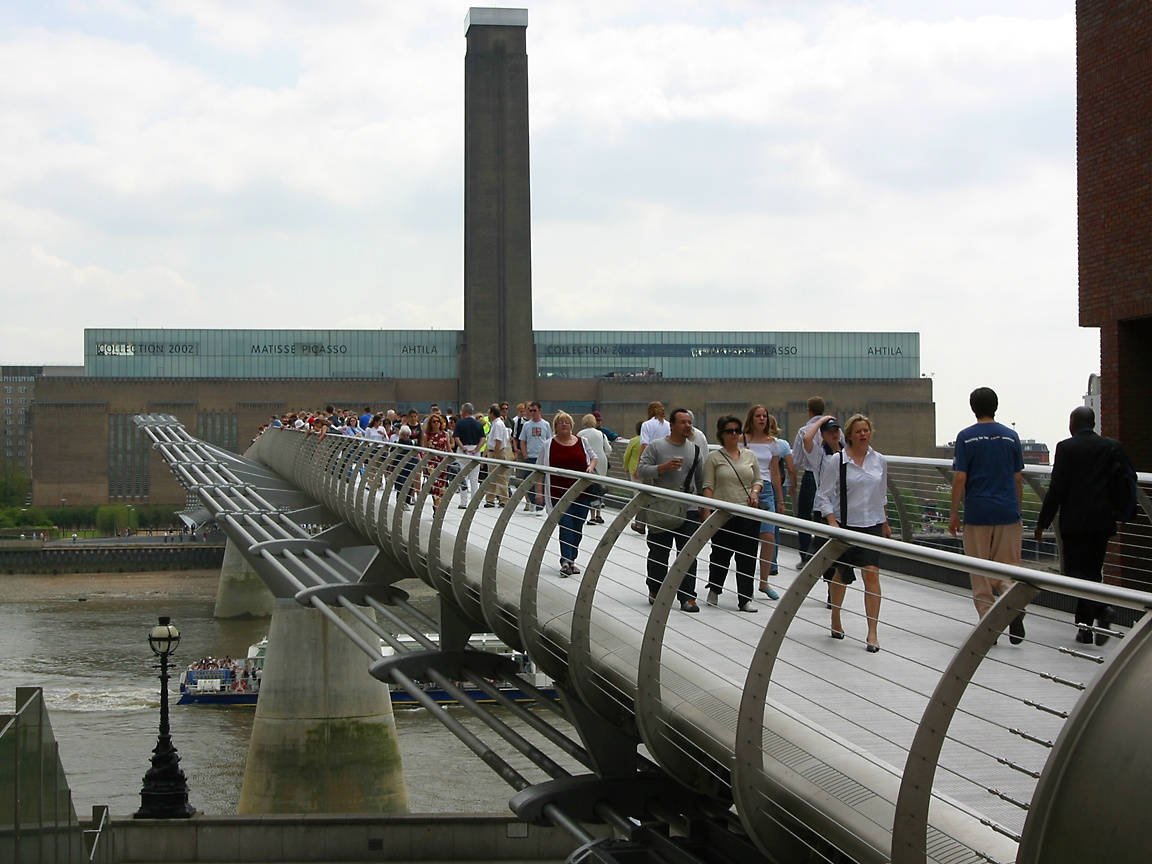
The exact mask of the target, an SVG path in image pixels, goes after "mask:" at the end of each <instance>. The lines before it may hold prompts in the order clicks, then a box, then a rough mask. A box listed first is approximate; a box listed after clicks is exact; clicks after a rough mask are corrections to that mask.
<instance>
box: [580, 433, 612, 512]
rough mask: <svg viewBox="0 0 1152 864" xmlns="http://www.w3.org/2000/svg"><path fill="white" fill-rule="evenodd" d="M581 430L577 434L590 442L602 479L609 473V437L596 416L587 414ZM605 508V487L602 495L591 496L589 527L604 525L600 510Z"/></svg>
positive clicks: (597, 471)
mask: <svg viewBox="0 0 1152 864" xmlns="http://www.w3.org/2000/svg"><path fill="white" fill-rule="evenodd" d="M580 426H581V429H580V431H579V432H577V433H576V434H577V435H578V436H579V437H581V438H583V439H584V440H585V441H587V442H588V447H589V448H590V449H591V450H592V452H593V454H595V456H596V473H597V474H599V475H600V476H601V477H603V476H605V475H606V474H607V473H608V447H609V446H610V445H609V444H608V436H607V435H605V434H604V433H603V432H601V431H600V430H599V429H597V428H596V415H595V414H585V415H584V416H583V417H582V418H581V419H580ZM603 506H604V498H603V487H601V494H599V495H592V496H589V499H588V524H589V525H603V524H604V518H603V517H602V516H601V515H600V510H601V508H603Z"/></svg>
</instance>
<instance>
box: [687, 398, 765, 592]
mask: <svg viewBox="0 0 1152 864" xmlns="http://www.w3.org/2000/svg"><path fill="white" fill-rule="evenodd" d="M743 432H744V424H743V423H741V422H740V418H739V417H733V416H732V415H730V414H729V415H725V416H723V417H721V418H720V419H719V420H718V421H717V423H716V437H717V438H719V439H720V443H721V445H723V446H722V448H721V449H720V450H715V451H713V452H712V453H710V454H709V455H708V459H707V460H706V461H705V462H704V482H703V484H702V485H703V489H704V495H705V497H708V498H716V499H718V500H720V501H728V502H729V503H732V504H743V505H744V506H746V507H758V506H759V503H760V491H761V490H762V489H763V483H762V482H761V480H760V465H759V463H758V462H757V461H756V457H755V455H753V453H752V452H751V451H750V450H742V449H741V448H740V436H741V435H742V434H743ZM701 515H702V516H703V518H707V513H702V514H701ZM759 546H760V521H759V520H758V519H751V518H749V517H747V516H730V517H729V519H728V521H727V522H725V523H724V527H723V528H721V529H720V530H719V531H717V532H716V536H715V537H713V538H712V554H711V556H710V557H709V559H708V605H709V606H716V605H718V604H719V602H720V592H721V591H722V590H723V588H724V580H725V579H726V578H727V576H728V564H729V562H730V561H731V560H732V555H733V553H735V555H736V597H737V601H738V602H737V606H738V608H739V609H740V611H741V612H755V611H756V607H755V606H754V605H753V604H752V590H753V578H752V577H753V574H754V573H755V572H756V553H757V551H758V549H759Z"/></svg>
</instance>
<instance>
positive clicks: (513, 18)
mask: <svg viewBox="0 0 1152 864" xmlns="http://www.w3.org/2000/svg"><path fill="white" fill-rule="evenodd" d="M473 26H475V27H527V26H528V10H527V9H495V8H493V7H490V6H473V7H472V8H470V9H469V10H468V14H467V15H465V16H464V32H465V33H467V32H468V29H469V28H470V27H473Z"/></svg>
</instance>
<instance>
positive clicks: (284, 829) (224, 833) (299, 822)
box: [83, 813, 578, 864]
mask: <svg viewBox="0 0 1152 864" xmlns="http://www.w3.org/2000/svg"><path fill="white" fill-rule="evenodd" d="M83 827H85V828H90V827H92V826H90V825H85V826H83ZM101 833H102V834H104V836H103V837H102V838H101V839H102V841H103V842H104V843H105V844H106V846H105V847H104V848H103V849H101V850H100V856H98V860H102V861H106V862H109V864H156V862H161V861H162V862H165V864H235V862H257V861H267V862H282V861H291V862H293V864H297V862H299V864H306V862H317V864H319V862H331V864H336V862H368V861H389V862H392V864H404V862H417V861H420V862H425V861H426V862H432V861H439V862H446V861H477V862H479V861H509V862H530V861H531V862H550V861H555V862H557V864H558V862H561V861H563V860H565V858H567V857H568V855H569V854H571V852H572V850H573V849H574V848H575V847H576V846H577V845H578V844H577V842H576V841H575V840H573V838H572V837H571V835H569V834H567V833H566V832H564V831H561V830H559V829H556V828H544V827H539V826H536V825H528V824H526V823H524V822H520V821H519V820H517V819H516V818H515V817H513V816H511V815H508V816H503V815H492V816H484V815H476V816H467V815H458V814H435V813H427V814H420V815H408V816H380V815H377V814H364V815H353V814H307V815H303V814H298V815H266V816H258V817H256V816H199V815H198V816H193V817H192V818H191V819H156V820H144V819H141V820H135V819H124V818H123V817H114V818H113V819H112V820H111V822H110V824H107V825H106V826H105V827H104V829H103V832H101Z"/></svg>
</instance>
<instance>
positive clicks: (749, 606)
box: [739, 600, 760, 612]
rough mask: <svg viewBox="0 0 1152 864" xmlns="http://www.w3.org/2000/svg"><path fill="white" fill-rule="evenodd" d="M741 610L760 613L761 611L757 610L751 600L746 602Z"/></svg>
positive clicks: (741, 605) (742, 604) (741, 606)
mask: <svg viewBox="0 0 1152 864" xmlns="http://www.w3.org/2000/svg"><path fill="white" fill-rule="evenodd" d="M739 608H740V611H741V612H759V611H760V610H759V609H757V608H756V604H755V603H753V602H752V601H751V600H745V601H744V602H743V603H741V604H740V607H739Z"/></svg>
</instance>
